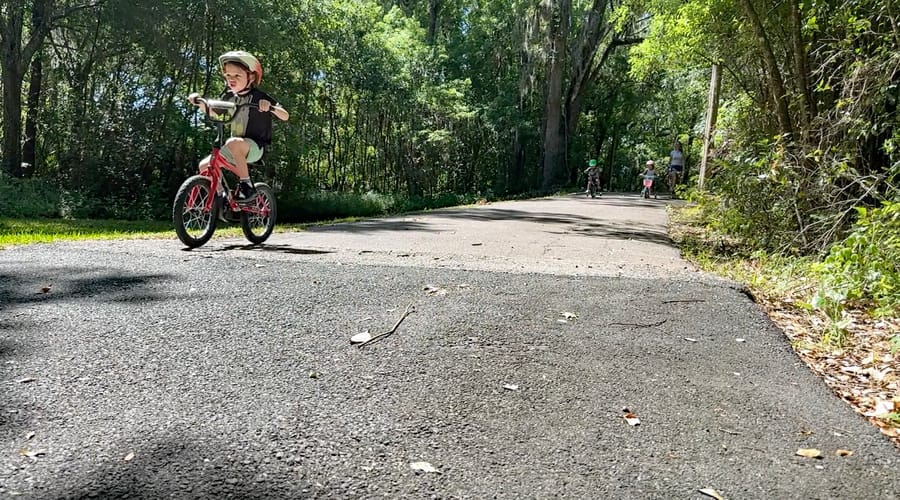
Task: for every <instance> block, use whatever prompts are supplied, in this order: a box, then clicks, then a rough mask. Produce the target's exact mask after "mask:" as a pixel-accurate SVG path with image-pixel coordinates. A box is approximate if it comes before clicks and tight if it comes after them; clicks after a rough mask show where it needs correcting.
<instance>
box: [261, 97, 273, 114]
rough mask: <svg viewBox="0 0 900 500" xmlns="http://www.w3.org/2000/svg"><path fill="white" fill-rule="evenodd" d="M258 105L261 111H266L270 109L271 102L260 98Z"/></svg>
mask: <svg viewBox="0 0 900 500" xmlns="http://www.w3.org/2000/svg"><path fill="white" fill-rule="evenodd" d="M258 106H259V111H260V112H261V113H268V112H269V111H271V110H272V103H271V102H269V101H267V100H265V99H260V100H259V103H258Z"/></svg>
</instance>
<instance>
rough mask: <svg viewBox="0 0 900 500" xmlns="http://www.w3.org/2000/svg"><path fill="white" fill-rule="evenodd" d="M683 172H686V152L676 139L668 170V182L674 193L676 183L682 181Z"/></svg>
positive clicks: (670, 154) (670, 153)
mask: <svg viewBox="0 0 900 500" xmlns="http://www.w3.org/2000/svg"><path fill="white" fill-rule="evenodd" d="M682 172H684V152H683V151H682V150H681V143H680V142H678V140H677V139H676V140H675V144H674V145H673V146H672V151H670V152H669V169H668V171H667V172H666V182H667V183H668V185H669V190H670V191H671V192H672V194H673V195H674V194H675V185H676V184H678V182H680V181H681V174H682Z"/></svg>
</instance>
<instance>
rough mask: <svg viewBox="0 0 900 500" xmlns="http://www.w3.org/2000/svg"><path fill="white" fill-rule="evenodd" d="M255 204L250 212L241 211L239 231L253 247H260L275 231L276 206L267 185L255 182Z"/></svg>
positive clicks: (272, 194) (273, 194)
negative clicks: (240, 230) (241, 230)
mask: <svg viewBox="0 0 900 500" xmlns="http://www.w3.org/2000/svg"><path fill="white" fill-rule="evenodd" d="M254 186H255V187H256V193H257V196H256V204H255V205H253V206H252V207H251V208H250V210H246V209H245V210H242V211H241V229H243V231H244V237H246V238H247V240H248V241H249V242H250V243H253V244H254V245H260V244H262V243H263V242H265V241H266V240H267V239H269V236H271V235H272V231H273V230H274V229H275V220H276V218H277V216H278V206H277V205H276V203H275V192H274V191H272V188H270V187H269V185H268V184H264V183H262V182H257V183H256V184H254Z"/></svg>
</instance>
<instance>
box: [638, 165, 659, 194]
mask: <svg viewBox="0 0 900 500" xmlns="http://www.w3.org/2000/svg"><path fill="white" fill-rule="evenodd" d="M645 165H646V167H647V168H645V169H644V171H643V172H642V173H641V178H642V179H643V185H644V187H643V189H641V195H642V196H643V197H644V198H649V197H650V195H653V197H654V198H656V192H655V191H654V190H653V188H654V183H655V182H656V162H655V161H653V160H647V163H646V164H645Z"/></svg>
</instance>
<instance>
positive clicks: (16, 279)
mask: <svg viewBox="0 0 900 500" xmlns="http://www.w3.org/2000/svg"><path fill="white" fill-rule="evenodd" d="M171 279H174V277H173V276H172V275H169V274H130V273H126V272H108V273H106V274H103V275H99V276H97V275H96V273H95V272H94V271H92V270H89V269H83V270H78V269H70V268H67V269H63V268H55V269H54V268H51V269H46V270H44V271H43V273H42V274H41V275H37V276H36V275H27V276H25V275H19V274H16V273H3V274H0V311H3V310H4V309H6V308H9V307H10V306H19V305H25V304H44V303H52V302H63V301H67V300H70V299H86V298H90V299H93V300H100V301H106V302H150V301H157V300H169V298H170V297H167V296H165V295H161V294H157V293H156V292H154V291H153V290H152V289H151V286H150V285H152V284H154V283H159V282H162V281H166V280H171Z"/></svg>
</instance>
